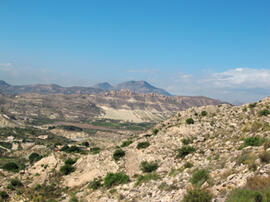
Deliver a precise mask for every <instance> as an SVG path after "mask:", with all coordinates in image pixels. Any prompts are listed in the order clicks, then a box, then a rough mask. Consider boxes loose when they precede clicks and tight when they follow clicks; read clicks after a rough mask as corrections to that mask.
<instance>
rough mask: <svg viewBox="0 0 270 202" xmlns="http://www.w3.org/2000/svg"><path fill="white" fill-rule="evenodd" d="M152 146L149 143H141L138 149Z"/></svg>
mask: <svg viewBox="0 0 270 202" xmlns="http://www.w3.org/2000/svg"><path fill="white" fill-rule="evenodd" d="M149 146H150V143H149V142H139V143H138V145H137V149H145V148H147V147H149Z"/></svg>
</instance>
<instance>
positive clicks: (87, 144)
mask: <svg viewBox="0 0 270 202" xmlns="http://www.w3.org/2000/svg"><path fill="white" fill-rule="evenodd" d="M82 146H85V147H89V146H90V145H89V142H83V143H82Z"/></svg>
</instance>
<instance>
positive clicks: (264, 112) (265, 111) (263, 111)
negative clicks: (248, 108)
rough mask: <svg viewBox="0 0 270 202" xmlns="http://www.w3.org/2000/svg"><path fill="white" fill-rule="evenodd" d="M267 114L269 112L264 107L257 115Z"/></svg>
mask: <svg viewBox="0 0 270 202" xmlns="http://www.w3.org/2000/svg"><path fill="white" fill-rule="evenodd" d="M269 114H270V112H269V110H268V109H264V110H261V111H259V116H267V115H269Z"/></svg>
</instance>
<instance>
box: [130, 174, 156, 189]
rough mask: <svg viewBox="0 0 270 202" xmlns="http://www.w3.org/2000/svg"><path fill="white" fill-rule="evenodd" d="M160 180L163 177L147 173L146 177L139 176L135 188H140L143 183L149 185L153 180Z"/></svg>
mask: <svg viewBox="0 0 270 202" xmlns="http://www.w3.org/2000/svg"><path fill="white" fill-rule="evenodd" d="M159 179H161V177H160V176H159V175H158V174H157V173H155V172H153V173H147V174H146V175H139V176H138V177H137V181H136V183H135V186H138V185H140V184H142V183H147V182H149V181H151V180H159Z"/></svg>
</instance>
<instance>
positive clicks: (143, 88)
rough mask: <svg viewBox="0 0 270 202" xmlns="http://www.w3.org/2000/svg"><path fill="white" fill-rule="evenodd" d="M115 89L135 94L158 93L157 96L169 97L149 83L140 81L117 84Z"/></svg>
mask: <svg viewBox="0 0 270 202" xmlns="http://www.w3.org/2000/svg"><path fill="white" fill-rule="evenodd" d="M115 89H117V90H122V89H128V90H131V91H134V92H136V93H158V94H162V95H167V96H170V95H171V94H170V93H168V92H167V91H166V90H164V89H161V88H157V87H155V86H152V85H151V84H150V83H148V82H147V81H143V80H141V81H134V80H132V81H126V82H122V83H120V84H117V85H116V86H115Z"/></svg>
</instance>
